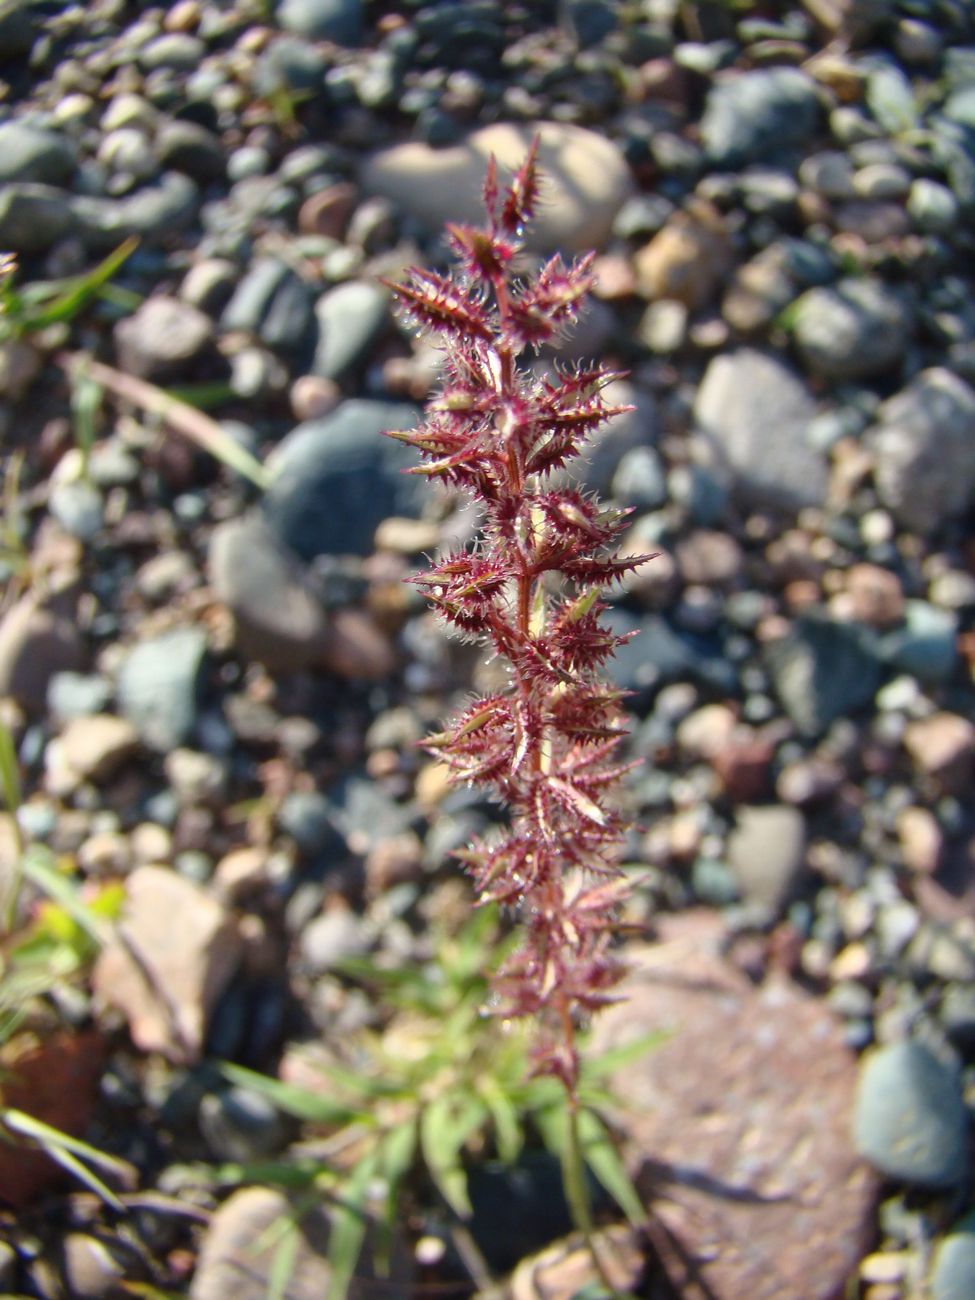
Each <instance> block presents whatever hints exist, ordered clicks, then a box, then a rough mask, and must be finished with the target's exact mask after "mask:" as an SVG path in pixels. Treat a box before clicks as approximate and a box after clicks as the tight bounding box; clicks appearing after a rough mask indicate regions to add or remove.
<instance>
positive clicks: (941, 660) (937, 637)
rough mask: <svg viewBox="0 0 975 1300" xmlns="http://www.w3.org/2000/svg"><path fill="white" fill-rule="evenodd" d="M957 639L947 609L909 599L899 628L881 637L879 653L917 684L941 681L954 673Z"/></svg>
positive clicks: (955, 629)
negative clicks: (918, 682)
mask: <svg viewBox="0 0 975 1300" xmlns="http://www.w3.org/2000/svg"><path fill="white" fill-rule="evenodd" d="M957 640H958V619H957V617H956V616H955V615H954V614H953V613H952V612H951V611H950V610H947V609H938V608H936V606H934V605H929V604H928V602H927V601H924V600H909V601H907V602H906V604H905V606H904V621H903V625H902V626H901V627H898V628H894V629H893V630H892V631H889V632H887V633H885V634H884V636H883V637H882V639H881V641H880V646H879V653H880V655H881V658H882V659H884V660H886V661H887V662H888V663H890V664H892V665H893V667H895V668H896V669H898V670H899V671H900V672H903V673H909V674H910V675H911V676H913V677H916V678H917V679H918V680H919V681H921V682H926V683H932V682H943V681H946V680H947V679H948V678H949V677H950V676H951V674H952V672H953V671H954V668H955V664H956V662H957V658H958V650H957Z"/></svg>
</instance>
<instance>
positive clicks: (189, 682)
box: [116, 626, 207, 754]
mask: <svg viewBox="0 0 975 1300" xmlns="http://www.w3.org/2000/svg"><path fill="white" fill-rule="evenodd" d="M206 649H207V638H206V633H205V632H204V631H203V629H202V628H198V627H189V626H187V627H180V628H174V629H173V630H172V631H171V632H165V633H163V634H162V635H160V636H155V637H151V638H149V639H147V640H145V641H143V642H141V643H139V644H138V645H136V646H134V647H133V648H132V649H131V650H130V651H129V652H128V654H127V655H126V656H125V658H124V659H123V661H122V664H121V666H120V668H119V671H118V678H117V682H116V692H117V697H118V705H119V708H120V710H121V712H122V714H123V715H124V717H125V718H126V719H127V720H128V721H129V722H130V723H131V724H132V725H133V726H134V727H135V730H136V731H137V733H138V735H139V737H140V739H141V740H142V742H143V743H144V744H145V745H147V746H148V747H149V748H150V749H153V750H156V751H158V752H160V753H164V754H165V753H167V752H168V751H170V750H172V749H175V748H176V747H177V746H179V745H182V744H184V743H185V742H186V741H187V740H189V739H190V737H191V736H192V734H193V731H194V729H195V727H196V723H197V709H198V703H197V696H198V691H199V687H200V679H201V676H202V674H203V671H204V662H205V657H206Z"/></svg>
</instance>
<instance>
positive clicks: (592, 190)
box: [360, 122, 631, 252]
mask: <svg viewBox="0 0 975 1300" xmlns="http://www.w3.org/2000/svg"><path fill="white" fill-rule="evenodd" d="M533 134H534V128H533V127H522V126H516V125H513V124H510V123H496V124H494V125H492V126H487V127H484V128H482V129H481V130H479V131H476V132H474V134H473V135H471V136H469V137H468V138H467V139H466V140H465V141H464V143H463V144H459V145H453V146H449V147H448V148H445V149H433V148H431V147H430V146H429V145H426V144H420V143H418V142H412V143H409V144H402V145H394V146H393V147H392V148H390V149H387V150H382V151H380V152H379V153H376V154H374V155H373V156H372V157H371V158H369V159H367V160H366V162H365V164H364V165H363V167H362V169H361V173H360V180H361V183H362V186H363V188H364V189H365V190H367V191H369V192H370V193H374V194H381V195H383V196H384V197H385V198H388V199H391V200H393V202H394V203H397V204H399V205H401V206H402V207H403V208H404V209H405V210H406V211H408V212H409V213H410V215H411V216H413V217H414V218H416V219H417V220H419V221H423V222H425V223H426V224H427V225H428V226H431V227H433V228H434V229H439V227H440V225H441V223H442V220H443V213H444V211H445V210H446V208H447V206H448V205H449V209H450V211H451V213H452V214H453V220H455V221H467V222H470V221H475V222H476V221H478V220H479V219H480V218H481V217H482V214H483V209H482V206H481V201H480V192H481V185H482V183H483V180H484V169H485V166H486V164H487V160H488V158H489V157H490V156H491V155H492V154H493V155H494V156H495V157H496V158H497V161H498V164H499V166H501V167H505V168H512V167H515V166H518V165H519V164H520V163H521V161H522V159H523V158H524V156H525V153H526V150H527V148H528V146H529V144H530V143H531V140H532V136H533ZM540 139H541V144H540V149H539V163H540V165H541V167H542V169H543V172H544V174H545V181H544V188H543V194H544V201H543V202H542V203H541V204H540V205H539V210H538V219H537V221H536V222H535V223H534V224H533V226H532V228H531V230H530V232H529V237H530V240H531V244H532V247H533V248H536V247H537V248H540V249H542V250H554V249H555V248H559V247H561V248H564V249H566V250H567V251H570V252H582V251H585V250H588V249H590V248H597V249H599V248H602V247H603V246H604V244H605V243H606V240H607V238H608V236H609V233H610V230H611V228H612V224H613V220H614V218H615V216H616V213H617V212H618V211H619V209H620V207H621V206H622V204H623V202H624V200H625V199H626V197H627V196H628V194H629V191H630V185H631V182H630V179H629V173H628V168H627V166H626V162H625V160H624V158H623V156H622V154H621V153H620V151H619V148H618V147H617V145H615V144H614V143H612V142H611V141H610V140H609V139H607V138H606V137H604V136H601V135H599V134H598V133H597V132H594V131H590V130H587V129H586V128H585V127H581V126H574V125H570V124H563V123H555V122H552V123H544V124H542V125H541V130H540Z"/></svg>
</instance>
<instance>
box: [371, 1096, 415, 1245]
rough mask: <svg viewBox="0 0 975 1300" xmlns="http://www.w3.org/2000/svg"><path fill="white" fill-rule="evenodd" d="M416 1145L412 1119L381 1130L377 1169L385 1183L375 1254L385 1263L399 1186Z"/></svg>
mask: <svg viewBox="0 0 975 1300" xmlns="http://www.w3.org/2000/svg"><path fill="white" fill-rule="evenodd" d="M416 1146H417V1125H416V1120H415V1118H410V1119H409V1120H407V1121H406V1122H404V1123H403V1124H399V1125H397V1127H396V1128H394V1129H390V1130H389V1131H388V1132H387V1133H384V1134H383V1137H382V1139H381V1141H380V1143H379V1150H378V1155H379V1168H380V1171H381V1173H382V1177H383V1180H384V1181H385V1183H386V1201H385V1205H384V1207H383V1216H382V1235H381V1239H380V1241H379V1242H378V1243H377V1255H378V1256H380V1257H385V1258H386V1260H387V1262H388V1255H389V1250H390V1246H391V1243H392V1236H393V1229H394V1227H395V1224H396V1214H397V1210H398V1208H399V1193H400V1186H401V1185H402V1183H403V1181H404V1180H405V1179H406V1177H407V1176H408V1174H409V1173H410V1170H411V1169H412V1168H413V1162H414V1160H415V1159H416Z"/></svg>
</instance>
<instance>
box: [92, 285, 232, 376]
mask: <svg viewBox="0 0 975 1300" xmlns="http://www.w3.org/2000/svg"><path fill="white" fill-rule="evenodd" d="M212 340H213V322H212V321H211V320H210V318H209V317H208V316H206V315H205V314H204V313H203V312H202V311H200V310H199V309H198V308H196V307H194V306H192V305H191V304H190V303H188V302H180V301H179V300H178V299H176V298H166V297H162V296H161V295H160V296H156V297H152V298H147V299H146V301H145V302H144V303H143V304H142V306H141V307H139V308H138V309H137V310H136V311H135V312H134V313H133V314H132V315H131V316H127V317H126V318H125V319H124V320H121V321H119V323H118V324H117V325H116V326H115V347H116V351H117V353H118V359H119V365H120V366H121V367H122V369H123V370H126V371H129V372H130V373H131V374H134V375H139V376H140V377H141V378H143V379H154V380H158V379H161V378H162V379H165V378H167V377H170V378H171V377H172V376H173V375H176V374H179V373H180V372H181V371H184V370H185V368H186V367H187V366H188V365H190V364H191V363H192V362H193V361H195V360H196V359H198V358H199V357H200V356H201V355H202V354H203V353H204V352H205V350H206V349H207V347H208V346H209V345H210V343H211V342H212Z"/></svg>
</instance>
